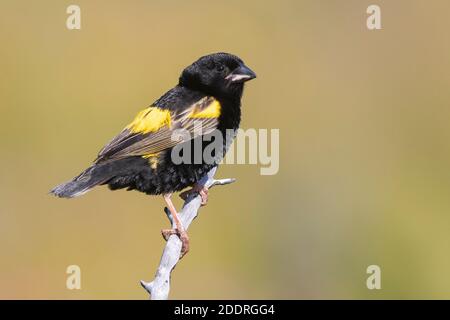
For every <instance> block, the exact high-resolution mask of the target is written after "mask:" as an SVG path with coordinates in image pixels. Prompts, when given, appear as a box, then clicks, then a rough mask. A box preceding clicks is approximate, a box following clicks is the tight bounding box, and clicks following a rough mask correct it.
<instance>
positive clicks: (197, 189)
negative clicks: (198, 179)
mask: <svg viewBox="0 0 450 320" xmlns="http://www.w3.org/2000/svg"><path fill="white" fill-rule="evenodd" d="M208 192H209V190H208V188H207V187H205V186H204V185H201V184H198V183H196V184H194V185H193V186H192V189H189V190H186V191H184V192H182V193H180V198H181V199H183V200H185V201H186V199H187V198H188V197H189V196H190V195H191V194H193V193H198V194H199V195H200V197H201V198H202V202H201V205H202V206H204V205H206V203H207V202H208Z"/></svg>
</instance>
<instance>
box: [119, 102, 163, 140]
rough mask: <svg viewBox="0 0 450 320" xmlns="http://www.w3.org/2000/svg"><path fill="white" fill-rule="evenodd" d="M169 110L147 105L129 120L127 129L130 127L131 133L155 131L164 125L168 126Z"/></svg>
mask: <svg viewBox="0 0 450 320" xmlns="http://www.w3.org/2000/svg"><path fill="white" fill-rule="evenodd" d="M170 121H171V119H170V111H169V110H163V109H160V108H158V107H148V108H147V109H144V110H142V111H141V112H139V113H138V114H137V116H136V118H134V120H133V122H131V123H130V124H129V125H128V126H126V128H127V129H130V130H131V132H133V133H143V134H145V133H149V132H155V131H158V130H159V129H161V128H162V127H164V126H166V125H167V126H169V127H170Z"/></svg>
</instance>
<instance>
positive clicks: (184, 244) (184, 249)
mask: <svg viewBox="0 0 450 320" xmlns="http://www.w3.org/2000/svg"><path fill="white" fill-rule="evenodd" d="M161 234H162V236H163V238H164V240H166V241H168V240H169V238H170V236H171V235H174V234H175V235H177V236H178V237H179V238H180V240H181V256H180V258H183V256H184V255H185V254H186V253H188V251H189V236H188V234H187V232H186V231H185V230H181V231H180V230H178V229H177V228H175V229H163V230H161Z"/></svg>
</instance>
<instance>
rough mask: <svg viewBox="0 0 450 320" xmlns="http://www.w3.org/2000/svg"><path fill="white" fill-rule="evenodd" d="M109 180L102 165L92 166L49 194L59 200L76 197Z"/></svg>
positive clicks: (106, 171)
mask: <svg viewBox="0 0 450 320" xmlns="http://www.w3.org/2000/svg"><path fill="white" fill-rule="evenodd" d="M109 179H111V172H110V170H105V168H104V165H100V166H98V165H95V164H94V165H93V166H92V167H90V168H87V169H86V170H84V171H83V172H82V173H81V174H80V175H78V176H76V177H75V178H73V179H72V180H71V181H69V182H66V183H63V184H60V185H58V186H56V187H55V188H53V190H51V191H50V193H52V194H54V195H55V196H57V197H60V198H73V197H78V196H81V195H82V194H85V193H86V192H88V191H89V190H91V189H92V188H93V187H95V186H97V185H99V184H102V183H104V182H106V181H108V180H109Z"/></svg>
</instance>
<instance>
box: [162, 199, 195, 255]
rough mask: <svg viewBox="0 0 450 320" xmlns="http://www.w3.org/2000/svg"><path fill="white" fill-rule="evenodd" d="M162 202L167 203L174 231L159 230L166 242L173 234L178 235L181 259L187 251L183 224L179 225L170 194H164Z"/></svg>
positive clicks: (178, 218)
mask: <svg viewBox="0 0 450 320" xmlns="http://www.w3.org/2000/svg"><path fill="white" fill-rule="evenodd" d="M164 200H165V201H166V203H167V207H168V208H169V211H170V213H171V214H172V219H173V221H174V222H175V226H176V228H175V229H163V230H161V233H162V236H163V237H164V239H165V240H166V241H167V240H169V237H170V236H171V235H173V234H176V235H178V237H179V238H180V240H181V244H182V245H181V257H183V256H184V255H185V254H186V253H187V252H188V251H189V237H188V234H187V232H186V230H184V227H183V224H182V223H181V220H180V216H179V215H178V212H177V210H176V209H175V206H174V205H173V202H172V194H171V193H169V194H165V195H164Z"/></svg>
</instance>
